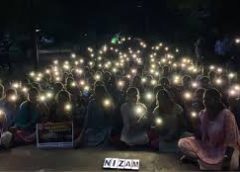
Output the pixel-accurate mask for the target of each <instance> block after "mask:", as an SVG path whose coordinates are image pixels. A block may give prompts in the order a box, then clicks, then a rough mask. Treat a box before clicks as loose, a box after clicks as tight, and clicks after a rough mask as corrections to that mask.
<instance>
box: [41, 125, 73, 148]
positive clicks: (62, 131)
mask: <svg viewBox="0 0 240 172" xmlns="http://www.w3.org/2000/svg"><path fill="white" fill-rule="evenodd" d="M36 140H37V147H38V148H72V147H73V124H72V122H62V123H46V124H37V126H36Z"/></svg>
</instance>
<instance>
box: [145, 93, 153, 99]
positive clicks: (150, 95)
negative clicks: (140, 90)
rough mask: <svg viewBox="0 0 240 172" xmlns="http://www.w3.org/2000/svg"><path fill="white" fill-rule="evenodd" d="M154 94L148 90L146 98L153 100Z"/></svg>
mask: <svg viewBox="0 0 240 172" xmlns="http://www.w3.org/2000/svg"><path fill="white" fill-rule="evenodd" d="M153 97H154V96H153V94H152V93H150V92H148V93H146V94H145V98H146V100H148V101H152V100H153Z"/></svg>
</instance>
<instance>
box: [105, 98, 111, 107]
mask: <svg viewBox="0 0 240 172" xmlns="http://www.w3.org/2000/svg"><path fill="white" fill-rule="evenodd" d="M103 106H104V107H106V108H107V107H110V106H111V100H110V99H104V100H103Z"/></svg>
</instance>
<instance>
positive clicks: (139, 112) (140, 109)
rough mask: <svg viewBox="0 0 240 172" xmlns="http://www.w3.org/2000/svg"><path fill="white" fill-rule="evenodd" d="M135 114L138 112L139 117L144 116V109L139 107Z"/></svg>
mask: <svg viewBox="0 0 240 172" xmlns="http://www.w3.org/2000/svg"><path fill="white" fill-rule="evenodd" d="M135 112H136V114H137V115H142V114H143V112H144V110H143V108H142V107H141V106H137V107H136V108H135Z"/></svg>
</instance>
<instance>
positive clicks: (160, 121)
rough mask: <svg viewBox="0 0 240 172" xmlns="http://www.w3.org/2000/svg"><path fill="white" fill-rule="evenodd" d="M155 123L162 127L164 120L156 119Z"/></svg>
mask: <svg viewBox="0 0 240 172" xmlns="http://www.w3.org/2000/svg"><path fill="white" fill-rule="evenodd" d="M155 122H156V124H157V125H162V123H163V120H162V118H156V120H155Z"/></svg>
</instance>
